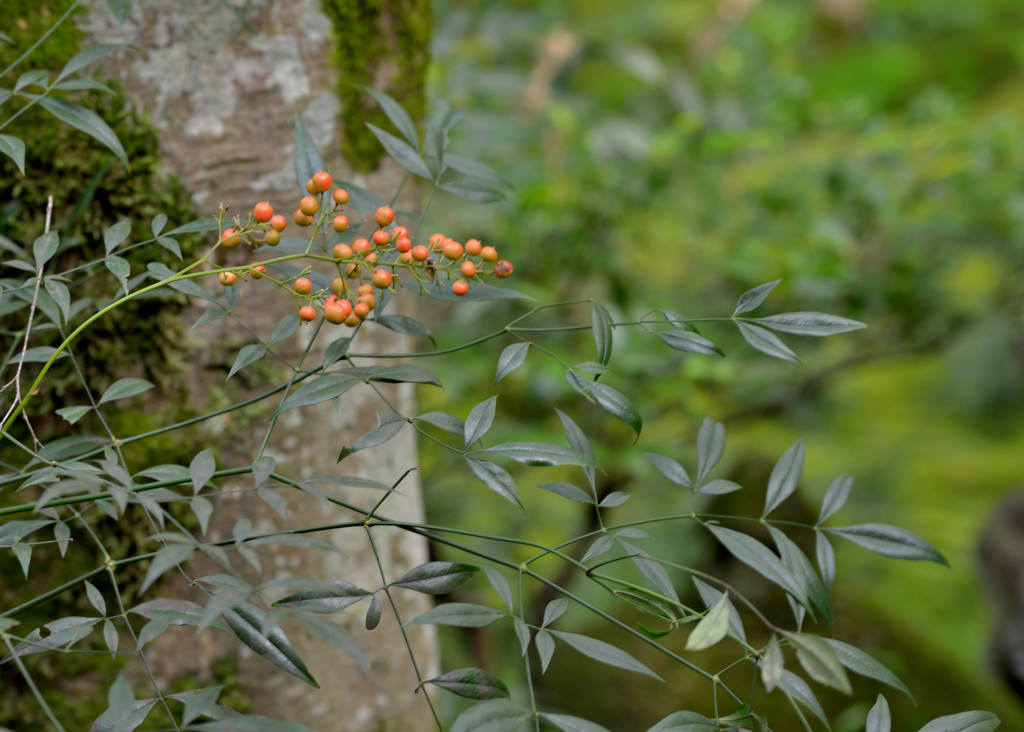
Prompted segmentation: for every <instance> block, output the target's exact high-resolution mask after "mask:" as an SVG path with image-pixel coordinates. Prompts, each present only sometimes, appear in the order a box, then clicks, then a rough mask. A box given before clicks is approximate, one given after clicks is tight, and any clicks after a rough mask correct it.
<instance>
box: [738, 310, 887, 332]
mask: <svg viewBox="0 0 1024 732" xmlns="http://www.w3.org/2000/svg"><path fill="white" fill-rule="evenodd" d="M754 322H755V323H758V324H760V325H763V326H764V327H766V328H771V329H772V330H774V331H778V332H779V333H792V334H793V335H803V336H827V335H833V334H835V333H847V332H849V331H851V330H860V329H861V328H867V326H866V325H865V324H864V323H861V322H859V321H856V320H850V319H849V318H841V317H839V316H838V315H829V314H828V313H781V314H779V315H769V316H768V317H767V318H754Z"/></svg>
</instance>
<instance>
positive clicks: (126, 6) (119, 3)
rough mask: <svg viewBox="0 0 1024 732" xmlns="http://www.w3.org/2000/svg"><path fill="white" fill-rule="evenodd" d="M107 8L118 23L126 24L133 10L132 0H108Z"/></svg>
mask: <svg viewBox="0 0 1024 732" xmlns="http://www.w3.org/2000/svg"><path fill="white" fill-rule="evenodd" d="M107 9H108V10H110V14H111V15H113V16H114V20H116V21H117V24H118V25H124V23H125V21H126V20H128V16H129V15H131V12H132V0H107Z"/></svg>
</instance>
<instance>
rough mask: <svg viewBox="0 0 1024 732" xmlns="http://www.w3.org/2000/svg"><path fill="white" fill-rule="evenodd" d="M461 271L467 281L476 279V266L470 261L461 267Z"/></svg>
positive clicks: (466, 261)
mask: <svg viewBox="0 0 1024 732" xmlns="http://www.w3.org/2000/svg"><path fill="white" fill-rule="evenodd" d="M459 271H460V272H462V276H463V277H465V278H466V279H467V280H468V279H471V278H473V277H476V265H475V264H473V263H472V262H470V261H469V260H468V259H467V260H465V261H464V262H463V263H462V264H460V265H459Z"/></svg>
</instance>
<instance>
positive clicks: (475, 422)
mask: <svg viewBox="0 0 1024 732" xmlns="http://www.w3.org/2000/svg"><path fill="white" fill-rule="evenodd" d="M497 401H498V397H497V396H492V397H490V398H489V399H485V400H484V401H482V402H480V403H479V404H477V405H476V406H475V407H473V409H472V410H471V411H470V413H469V416H468V417H466V426H465V439H466V449H467V450H468V449H469V448H470V447H471V446H472V445H473V444H475V443H476V441H477V440H479V439H481V438H482V437H483V436H484V435H485V434H487V430H489V429H490V428H491V424H492V423H493V422H494V411H495V403H496V402H497Z"/></svg>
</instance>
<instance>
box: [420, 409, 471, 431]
mask: <svg viewBox="0 0 1024 732" xmlns="http://www.w3.org/2000/svg"><path fill="white" fill-rule="evenodd" d="M412 419H413V422H426V423H427V424H432V425H434V426H435V427H440V428H441V429H443V430H444V431H445V432H451V433H452V434H453V435H458V436H459V437H462V436H463V435H465V433H466V423H465V422H463V421H462V419H461V418H460V417H456V416H455V415H454V414H448V413H447V412H424V413H423V414H421V415H420V416H418V417H413V418H412Z"/></svg>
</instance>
